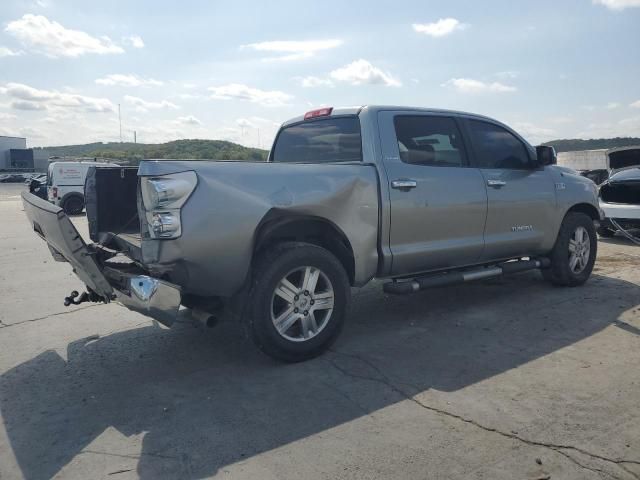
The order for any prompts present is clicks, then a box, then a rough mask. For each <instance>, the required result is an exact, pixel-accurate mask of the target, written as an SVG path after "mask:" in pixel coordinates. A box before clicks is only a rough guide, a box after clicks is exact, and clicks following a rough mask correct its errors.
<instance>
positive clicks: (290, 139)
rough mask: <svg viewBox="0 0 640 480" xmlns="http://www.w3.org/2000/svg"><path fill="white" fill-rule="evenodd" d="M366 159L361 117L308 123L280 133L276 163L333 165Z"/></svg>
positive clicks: (276, 144)
mask: <svg viewBox="0 0 640 480" xmlns="http://www.w3.org/2000/svg"><path fill="white" fill-rule="evenodd" d="M361 160H362V139H361V137H360V121H359V120H358V117H338V118H327V119H322V120H314V121H306V122H302V123H298V124H295V125H291V126H290V127H285V128H284V129H282V130H281V131H280V134H279V135H278V138H277V139H276V143H275V145H274V147H273V151H272V153H271V161H272V162H280V163H330V162H354V161H361Z"/></svg>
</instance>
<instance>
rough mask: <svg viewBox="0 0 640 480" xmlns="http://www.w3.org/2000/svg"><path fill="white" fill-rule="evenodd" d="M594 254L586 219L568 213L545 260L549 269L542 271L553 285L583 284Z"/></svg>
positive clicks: (591, 228)
mask: <svg viewBox="0 0 640 480" xmlns="http://www.w3.org/2000/svg"><path fill="white" fill-rule="evenodd" d="M597 250H598V240H597V236H596V228H595V226H594V225H593V220H592V219H591V217H589V216H588V215H585V214H584V213H578V212H569V213H567V215H566V216H565V217H564V220H563V221H562V225H561V226H560V232H559V233H558V238H557V239H556V244H555V245H554V247H553V250H552V252H551V255H550V257H549V259H550V260H551V266H550V268H548V269H545V270H543V271H542V274H543V275H544V277H545V279H547V280H549V281H550V282H551V283H553V284H554V285H560V286H568V287H575V286H578V285H582V284H583V283H584V282H586V281H587V279H588V278H589V276H590V275H591V271H592V270H593V265H594V263H595V261H596V253H597Z"/></svg>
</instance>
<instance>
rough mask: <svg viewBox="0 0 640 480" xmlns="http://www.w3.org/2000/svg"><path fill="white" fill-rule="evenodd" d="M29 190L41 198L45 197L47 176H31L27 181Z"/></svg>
mask: <svg viewBox="0 0 640 480" xmlns="http://www.w3.org/2000/svg"><path fill="white" fill-rule="evenodd" d="M28 182H29V183H28V185H29V192H30V193H33V194H34V195H35V196H37V197H40V198H42V199H43V200H46V199H47V176H46V175H45V176H44V178H42V177H39V176H35V177H32V178H31V179H30V180H29V181H28Z"/></svg>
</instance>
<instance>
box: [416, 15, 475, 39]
mask: <svg viewBox="0 0 640 480" xmlns="http://www.w3.org/2000/svg"><path fill="white" fill-rule="evenodd" d="M412 27H413V29H414V30H415V31H416V32H418V33H424V34H425V35H429V36H431V37H434V38H437V37H444V36H446V35H449V34H451V33H453V32H455V31H456V30H463V29H465V28H466V27H467V25H465V24H464V23H460V21H459V20H457V19H455V18H441V19H440V20H438V21H437V22H433V23H414V24H413V25H412Z"/></svg>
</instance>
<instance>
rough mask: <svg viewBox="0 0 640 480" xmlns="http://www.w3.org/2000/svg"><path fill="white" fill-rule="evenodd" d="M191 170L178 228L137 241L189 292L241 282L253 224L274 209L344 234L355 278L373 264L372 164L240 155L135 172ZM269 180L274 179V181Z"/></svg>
mask: <svg viewBox="0 0 640 480" xmlns="http://www.w3.org/2000/svg"><path fill="white" fill-rule="evenodd" d="M189 170H196V171H197V173H198V188H196V190H195V191H194V193H193V195H192V196H191V197H190V198H189V200H188V201H187V203H186V204H185V205H184V207H183V208H182V235H181V236H180V238H177V239H173V240H168V241H167V240H154V239H148V238H147V239H145V238H143V240H142V261H143V263H144V264H145V265H146V266H147V267H148V268H149V270H150V272H151V273H152V274H154V275H158V276H162V275H164V274H168V275H169V277H170V278H171V281H173V282H174V283H177V284H179V285H181V286H183V288H184V289H185V290H187V291H189V292H190V293H194V294H197V295H205V296H230V295H232V294H233V293H235V292H236V291H238V290H239V289H240V288H241V286H242V285H243V283H244V280H245V278H246V276H247V273H248V271H249V267H250V264H251V260H252V253H253V248H254V242H255V235H256V231H257V229H258V228H259V226H260V225H261V224H263V223H264V222H265V221H267V220H274V219H277V218H278V216H284V215H287V216H299V217H310V218H318V219H322V220H324V221H327V222H330V223H331V224H333V225H334V226H335V227H337V229H338V230H339V231H341V232H342V233H343V234H344V236H345V237H346V239H347V240H348V241H349V243H350V245H351V248H352V250H353V253H354V260H355V278H354V283H355V285H363V284H364V283H366V282H367V281H368V280H370V279H371V278H372V277H374V276H375V275H376V273H377V267H378V250H377V247H378V216H379V210H378V205H379V202H378V178H377V174H376V169H375V166H373V165H367V164H362V163H357V164H356V163H353V164H327V165H317V164H275V163H248V162H189V161H186V162H183V161H162V162H159V161H156V162H143V163H141V165H140V170H139V175H140V176H156V175H168V174H172V173H178V172H183V171H189ZM276 180H277V181H276Z"/></svg>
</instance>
